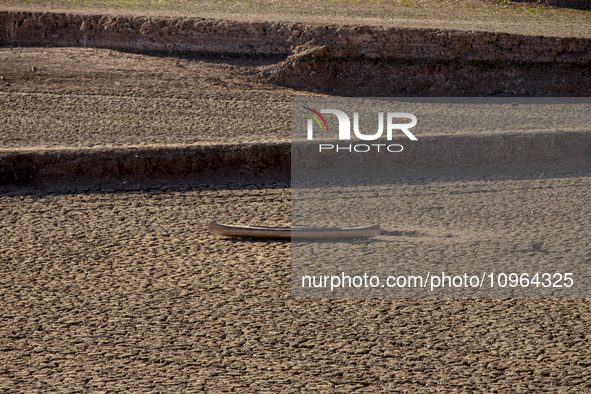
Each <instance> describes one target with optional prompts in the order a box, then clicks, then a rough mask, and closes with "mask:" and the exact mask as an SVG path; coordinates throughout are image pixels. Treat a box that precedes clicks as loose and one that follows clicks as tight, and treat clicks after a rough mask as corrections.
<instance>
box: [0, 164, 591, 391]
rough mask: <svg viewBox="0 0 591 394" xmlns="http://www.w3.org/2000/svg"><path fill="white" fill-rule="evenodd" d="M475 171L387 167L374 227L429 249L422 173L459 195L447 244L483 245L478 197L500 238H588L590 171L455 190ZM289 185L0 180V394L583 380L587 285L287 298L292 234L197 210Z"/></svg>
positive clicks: (561, 385)
mask: <svg viewBox="0 0 591 394" xmlns="http://www.w3.org/2000/svg"><path fill="white" fill-rule="evenodd" d="M543 171H547V172H546V174H547V175H545V176H543V177H540V173H541V172H543ZM516 174H517V175H516ZM478 175H479V174H472V175H462V174H461V173H458V172H454V174H453V175H452V176H451V177H448V178H445V177H442V176H439V177H437V176H434V177H429V176H427V177H424V176H423V177H419V178H416V177H415V178H411V177H408V178H404V177H402V178H401V179H400V181H401V182H402V183H404V182H408V184H406V185H403V186H401V189H400V196H399V203H400V206H401V207H404V210H405V211H404V212H405V213H406V215H403V216H401V220H402V222H401V223H399V224H398V225H397V226H396V228H395V229H389V230H409V231H400V232H398V233H397V232H396V231H390V233H389V236H396V238H397V239H399V240H400V242H401V243H402V244H408V245H410V246H407V247H408V248H414V253H415V254H418V255H421V254H425V255H430V254H433V253H439V252H441V250H440V249H441V248H444V245H443V243H441V242H439V241H438V239H437V237H438V236H439V235H438V234H436V233H437V231H433V227H432V226H433V221H434V220H435V219H434V217H432V214H433V212H432V211H431V210H425V209H424V208H427V206H426V205H424V203H425V201H422V202H421V200H417V199H416V198H415V197H413V196H414V194H418V195H425V194H428V193H429V191H430V190H431V189H432V187H434V186H435V185H437V187H439V188H443V189H445V193H443V194H441V200H440V201H439V202H438V203H439V204H440V205H445V204H448V203H449V204H454V201H455V199H457V198H458V194H457V193H458V192H460V195H462V197H461V199H462V207H464V209H465V210H466V211H465V212H464V213H463V214H458V215H452V216H450V217H448V218H447V219H446V220H448V222H449V225H450V226H451V227H450V228H449V229H448V231H456V232H457V234H460V236H459V237H458V238H455V239H454V243H455V245H456V247H457V248H458V250H459V249H462V248H465V249H466V252H468V251H473V249H474V248H481V250H480V251H479V252H478V255H479V256H486V255H487V253H488V252H487V251H489V248H493V249H494V248H496V247H497V246H498V245H497V244H496V243H495V242H492V243H489V242H485V241H482V242H480V243H479V242H478V241H479V240H481V238H487V237H488V236H487V231H494V229H493V228H492V227H494V226H495V225H497V224H498V223H497V224H491V225H488V224H487V221H486V220H485V221H482V220H480V221H477V222H474V221H473V220H472V218H473V217H474V215H476V216H478V217H486V216H487V215H490V216H491V217H492V216H495V215H498V212H497V210H495V204H484V205H483V202H484V201H496V202H502V204H514V205H515V208H516V209H518V210H522V211H523V217H521V222H519V223H521V225H522V226H524V227H523V228H524V232H522V233H520V232H519V228H518V227H515V228H514V230H515V231H516V232H513V233H512V232H511V231H509V232H508V233H503V234H504V235H503V234H499V235H498V236H499V237H500V236H501V235H502V237H501V238H503V239H502V243H503V244H504V245H505V246H506V247H514V246H518V247H519V246H522V244H523V243H527V242H529V241H531V240H532V239H530V238H531V237H536V240H537V238H543V240H544V241H546V244H545V248H546V250H550V251H553V252H556V251H558V252H559V251H560V250H562V249H561V248H563V246H564V245H563V244H562V243H561V242H564V239H563V237H562V235H561V234H559V233H560V229H561V228H562V227H561V226H564V225H568V226H570V225H572V226H579V227H580V229H579V232H578V233H579V235H580V237H581V239H580V241H582V242H584V241H585V240H584V236H583V235H584V234H587V233H588V232H589V227H588V225H589V223H588V218H589V215H588V213H585V210H588V206H587V204H586V195H587V193H588V190H589V187H590V186H591V185H589V182H590V179H591V178H590V177H589V175H588V168H576V167H574V168H572V169H571V172H570V175H568V174H567V175H565V174H563V175H562V176H558V177H553V176H554V175H556V174H555V173H553V172H552V171H549V170H548V169H546V168H541V167H539V168H530V169H529V172H527V173H519V172H516V171H511V170H508V171H507V172H506V173H504V174H503V176H502V177H500V178H497V179H496V180H491V181H490V182H487V183H488V186H489V187H488V188H487V189H488V193H485V195H483V194H482V193H467V194H466V193H461V191H462V190H464V188H465V187H478V185H481V184H482V182H483V180H482V179H481V177H480V176H478ZM411 189H412V191H413V193H405V191H406V192H408V191H409V190H411ZM517 189H519V190H517ZM289 200H290V191H289V183H288V182H286V181H275V182H258V183H253V182H242V183H227V184H222V183H210V184H208V185H205V184H202V185H199V184H168V185H161V186H158V187H148V186H142V185H137V186H135V187H130V186H128V185H113V186H111V187H108V188H107V187H103V188H100V189H96V188H94V189H93V188H88V189H76V188H73V189H53V190H47V189H45V190H35V189H3V190H2V194H1V196H0V205H1V206H2V210H1V211H0V241H1V242H0V245H2V247H1V248H0V262H1V264H0V272H1V275H0V339H1V341H0V342H1V345H0V392H6V393H11V392H51V391H68V392H74V391H79V392H109V391H114V392H121V391H126V392H161V393H163V392H203V391H207V392H226V391H229V392H273V393H282V392H283V393H289V392H335V393H338V392H367V393H370V392H372V393H373V392H388V393H390V392H470V391H474V392H542V391H544V392H561V393H562V392H588V391H589V390H590V389H591V375H590V371H589V366H590V365H591V358H590V356H589V352H588V348H589V341H590V340H591V337H590V335H589V330H588V327H589V324H590V323H591V322H590V320H589V319H590V315H589V301H588V300H585V299H570V300H556V299H528V300H523V299H522V300H517V299H510V300H507V299H482V300H457V299H456V300H454V299H439V300H412V299H400V300H372V299H369V300H328V299H317V300H303V299H293V298H291V297H290V282H289V281H290V264H289V259H290V244H289V243H286V242H270V241H263V240H259V241H250V240H232V239H219V238H215V237H213V236H211V235H209V234H208V233H207V232H206V225H207V221H208V220H210V219H218V220H219V221H221V222H229V223H243V224H246V223H260V224H272V225H275V224H277V225H280V224H283V225H286V224H289V215H290V205H289ZM557 201H564V202H567V203H566V204H557V203H556V202H557ZM469 207H473V209H474V211H470V208H469ZM476 207H480V208H479V209H476ZM476 211H480V212H476ZM445 212H446V211H445V210H442V211H438V212H437V215H444V216H445ZM530 212H534V214H533V215H534V216H531V215H530ZM450 215H451V213H450ZM415 218H420V220H419V221H415V220H414V219H415ZM443 219H445V218H443ZM495 223H496V222H495ZM515 223H516V225H517V223H518V222H515ZM491 226H492V227H491ZM466 229H472V231H466ZM410 230H412V231H410ZM574 230H575V228H574V227H573V231H574ZM574 233H576V231H575V232H574ZM574 233H573V234H574ZM416 234H419V236H416ZM413 235H415V236H414V237H413ZM587 241H588V240H587ZM587 243H588V242H587ZM587 247H590V245H587ZM409 250H410V249H409ZM490 252H492V249H491V250H490ZM458 255H461V253H458ZM467 256H471V254H470V253H468V254H467ZM525 258H527V256H526V257H525ZM532 258H533V257H532ZM587 258H591V255H589V254H588V253H587ZM466 259H469V257H466ZM467 262H468V261H467ZM468 263H469V262H468Z"/></svg>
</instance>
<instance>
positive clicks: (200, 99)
mask: <svg viewBox="0 0 591 394" xmlns="http://www.w3.org/2000/svg"><path fill="white" fill-rule="evenodd" d="M308 55H310V56H308ZM308 55H305V56H304V55H302V57H301V58H300V59H303V58H306V56H308V57H307V59H308V60H306V61H303V60H302V61H301V62H300V61H298V63H297V65H294V66H293V67H291V66H290V67H288V68H287V69H291V70H292V71H291V73H282V72H281V71H280V70H283V69H284V68H282V67H283V66H281V64H283V63H286V62H290V61H292V60H293V57H290V58H288V59H287V60H282V59H281V58H270V59H260V58H258V59H256V58H232V57H228V56H224V55H218V56H209V57H208V56H186V57H178V56H177V57H168V56H167V55H165V56H153V55H149V54H136V53H126V52H121V51H115V50H110V49H96V48H86V49H84V48H0V77H1V78H2V79H0V123H1V124H2V125H3V126H2V127H1V128H0V152H1V151H2V150H4V151H7V150H14V149H63V148H67V149H82V148H84V149H85V148H94V149H98V148H108V147H126V146H139V147H141V146H186V145H195V144H198V145H204V144H236V143H253V142H257V143H280V142H289V140H290V100H291V98H292V97H294V96H319V95H321V93H323V92H333V93H334V92H342V91H343V90H346V93H349V94H348V95H358V96H364V95H366V93H368V92H381V94H383V95H385V96H475V95H476V96H478V95H479V96H508V97H511V96H513V97H524V96H525V97H527V96H535V95H536V94H538V93H539V94H538V96H539V95H543V94H549V93H548V92H560V93H561V94H563V95H566V94H567V93H568V92H571V93H573V92H574V93H573V95H576V94H575V93H576V92H578V93H580V95H582V96H585V95H587V96H588V93H589V92H591V89H589V91H586V90H584V89H583V87H584V86H585V83H591V78H589V77H588V76H587V74H588V73H589V70H585V71H581V72H580V73H575V72H567V68H568V67H567V66H564V65H563V66H560V65H554V66H552V67H554V68H556V69H557V70H559V71H560V72H562V73H563V77H564V78H563V79H562V80H560V81H558V80H556V82H553V83H550V82H548V81H546V82H544V83H548V84H547V85H543V84H541V83H538V82H536V81H537V80H536V78H537V77H536V76H535V74H531V73H530V74H527V75H526V74H525V70H522V71H523V73H524V75H521V78H522V79H515V78H513V77H514V76H517V75H518V74H519V71H518V70H516V69H515V68H511V67H508V68H506V69H499V70H501V71H500V72H501V73H502V74H511V75H510V76H508V77H507V78H505V79H503V78H501V79H499V80H498V81H497V82H498V83H499V85H496V84H495V82H494V79H493V78H489V79H487V78H483V77H482V76H481V77H480V78H479V79H478V80H477V81H476V80H474V81H472V80H471V79H470V78H471V77H470V78H469V77H468V76H467V75H468V74H466V73H465V71H466V70H465V69H463V68H462V67H460V66H457V65H455V66H452V65H449V67H452V68H455V69H456V71H455V72H454V73H449V72H448V71H445V70H446V66H445V64H440V65H438V66H437V67H438V69H439V70H440V71H439V73H438V72H431V71H428V70H429V68H428V67H427V66H424V65H423V66H420V67H427V68H425V69H424V72H425V75H414V76H411V75H410V74H412V73H413V72H414V71H412V70H411V69H412V67H411V68H407V66H401V67H403V68H405V69H406V70H407V71H408V72H409V73H410V74H397V73H395V72H394V71H393V69H391V68H388V67H390V66H388V65H387V62H386V63H384V64H382V65H380V69H381V70H382V71H380V73H382V74H383V78H377V77H374V76H373V73H374V72H375V71H376V69H375V68H371V69H368V70H366V71H368V74H364V72H361V71H360V72H359V73H356V71H355V70H357V71H359V70H358V69H357V68H359V67H361V69H362V68H363V67H362V65H360V64H359V63H358V64H355V65H353V66H352V67H351V68H347V66H346V65H343V64H341V65H339V66H338V67H337V68H335V69H334V70H332V71H331V67H333V66H331V64H333V63H331V62H330V61H328V62H326V63H324V62H322V61H315V60H314V57H313V55H311V54H308ZM333 65H334V64H333ZM308 66H309V67H310V69H308V68H307V67H308ZM298 67H299V68H298ZM335 67H336V66H335ZM392 67H393V66H392ZM534 67H535V66H531V67H530V68H534ZM539 67H540V68H543V67H542V66H539ZM577 67H578V66H577ZM315 69H316V70H318V72H316V71H314V70H315ZM296 70H299V71H297V72H296ZM338 70H344V73H343V74H339V73H338V72H337V71H338ZM298 72H300V73H302V76H301V78H300V77H298V76H297V75H298V74H297V73H298ZM586 73H587V74H586ZM304 74H305V75H307V76H304ZM475 74H478V73H477V72H475ZM491 74H494V72H493V71H490V70H489V72H488V74H484V75H485V76H490V75H491ZM318 75H319V76H318ZM444 76H445V77H444ZM456 77H458V78H460V79H461V81H459V82H457V81H456V80H455V79H454V78H456ZM281 78H284V79H285V80H284V82H285V84H287V85H289V84H290V83H292V82H293V83H294V84H296V85H298V86H299V87H296V88H294V89H291V88H286V87H282V86H280V85H278V84H277V83H275V82H276V80H277V79H281ZM298 78H299V79H298ZM310 78H313V80H312V79H310ZM314 78H315V79H314ZM548 78H550V76H549V77H548ZM551 78H558V76H557V75H553V76H551ZM573 79H574V80H577V81H579V80H580V83H574V82H572V81H571V82H568V81H569V80H573ZM274 81H275V82H274ZM290 81H291V82H290ZM313 81H317V82H318V84H315V83H312V82H313ZM340 81H344V82H343V83H340ZM384 81H387V83H386V82H384ZM455 83H458V85H455ZM308 84H311V85H308ZM303 85H304V86H303ZM501 85H502V86H501ZM302 86H303V87H304V88H305V89H304V90H302V89H303V87H302ZM527 86H529V87H532V86H534V87H535V89H534V90H528V89H526V87H527ZM544 86H545V88H544ZM512 87H515V88H517V87H519V89H521V90H519V92H515V91H514V90H512V89H513V88H512ZM477 88H479V89H480V90H479V91H476V90H475V89H477ZM306 89H307V90H306ZM314 91H316V92H317V93H314ZM512 93H514V94H512ZM561 94H557V95H561ZM457 110H458V111H462V114H464V115H465V116H468V115H469V111H470V110H469V108H468V109H464V108H461V107H458V108H457ZM526 115H527V114H526ZM526 115H524V116H526ZM532 116H533V115H532ZM557 116H560V113H557ZM581 119H583V117H582V118H581ZM573 122H578V123H576V124H575V123H573ZM564 123H565V124H564V125H562V126H560V127H561V129H565V127H566V128H567V129H569V130H570V129H572V130H587V129H588V127H587V125H586V124H579V123H581V121H580V120H579V119H575V120H568V122H564ZM528 124H529V122H528ZM554 129H556V127H555V126H551V127H550V126H548V127H546V126H540V128H539V129H538V130H537V131H553V130H554ZM510 131H515V130H510ZM487 132H499V130H491V129H490V127H488V126H487V121H486V120H481V121H480V124H474V125H471V129H470V130H463V129H458V128H456V129H453V130H452V129H451V128H449V129H445V130H440V133H442V134H466V133H478V134H480V133H487Z"/></svg>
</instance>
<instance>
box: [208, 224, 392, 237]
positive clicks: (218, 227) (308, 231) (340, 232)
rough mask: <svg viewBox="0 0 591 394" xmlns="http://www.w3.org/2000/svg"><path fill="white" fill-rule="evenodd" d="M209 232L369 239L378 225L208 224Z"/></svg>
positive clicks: (378, 232)
mask: <svg viewBox="0 0 591 394" xmlns="http://www.w3.org/2000/svg"><path fill="white" fill-rule="evenodd" d="M208 228H209V232H210V233H212V234H214V235H217V236H220V237H238V238H278V239H343V238H370V237H376V236H378V235H380V232H381V231H382V229H381V228H380V225H379V224H376V225H373V226H367V227H350V228H342V227H326V228H325V227H266V226H250V225H249V226H231V225H227V224H220V223H216V222H209V227H208Z"/></svg>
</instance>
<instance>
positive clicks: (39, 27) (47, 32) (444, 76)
mask: <svg viewBox="0 0 591 394" xmlns="http://www.w3.org/2000/svg"><path fill="white" fill-rule="evenodd" d="M0 39H1V41H0V44H3V45H13V46H14V45H21V46H78V47H80V46H84V47H100V48H113V49H120V50H129V51H139V52H160V53H164V54H167V55H181V54H204V53H208V54H224V55H226V56H249V57H265V56H273V57H278V58H279V59H281V61H278V63H276V64H274V65H271V66H268V67H266V68H262V69H260V70H258V73H259V75H260V76H261V77H262V78H264V79H266V80H270V81H271V82H273V83H276V84H279V85H283V86H288V87H292V88H296V89H303V90H315V91H318V92H323V93H329V94H338V95H350V96H368V95H371V96H399V95H409V94H411V95H427V96H437V95H464V96H466V95H467V96H480V95H482V96H491V95H493V96H494V95H524V96H540V95H549V96H588V95H589V94H590V92H591V78H590V77H591V69H590V68H589V64H590V63H591V51H589V48H591V39H589V38H569V37H544V36H526V35H514V34H507V33H492V32H472V31H451V30H439V29H404V28H393V27H379V26H362V25H336V24H325V25H320V24H310V23H292V22H246V21H244V22H241V21H227V20H212V19H203V18H179V17H162V16H151V17H124V16H108V15H80V14H66V13H35V12H24V11H23V12H12V11H5V12H0Z"/></svg>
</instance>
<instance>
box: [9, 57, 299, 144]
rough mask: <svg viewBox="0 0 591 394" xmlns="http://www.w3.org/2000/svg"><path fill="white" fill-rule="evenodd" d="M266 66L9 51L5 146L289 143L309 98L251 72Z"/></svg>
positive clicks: (243, 62)
mask: <svg viewBox="0 0 591 394" xmlns="http://www.w3.org/2000/svg"><path fill="white" fill-rule="evenodd" d="M267 63H268V61H265V60H249V59H224V58H221V57H216V58H201V59H182V58H180V59H179V58H169V57H166V56H164V57H159V56H150V55H139V54H131V53H124V52H119V51H113V50H108V49H91V48H89V49H83V48H21V49H18V48H2V49H0V76H2V77H3V79H2V80H0V102H1V104H0V119H1V123H2V124H3V127H2V128H0V146H1V147H2V148H15V147H39V148H56V147H71V148H79V147H93V146H132V145H133V146H142V145H186V144H194V143H198V144H208V143H218V144H219V143H228V144H231V143H238V142H242V143H244V142H251V141H256V142H277V141H288V140H289V133H290V130H289V102H290V98H291V97H292V96H293V95H297V94H305V93H298V92H294V91H293V90H291V89H286V88H282V87H278V86H276V85H272V84H269V83H266V82H264V81H263V80H261V79H257V78H254V77H253V76H252V73H251V72H249V70H252V69H254V68H256V67H260V66H261V64H262V65H266V64H267ZM33 70H34V71H33Z"/></svg>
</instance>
